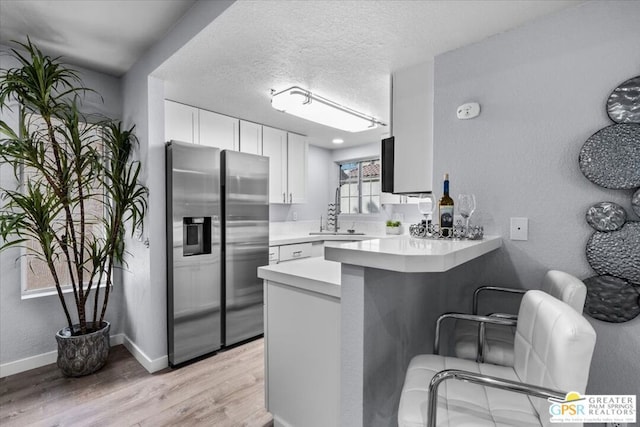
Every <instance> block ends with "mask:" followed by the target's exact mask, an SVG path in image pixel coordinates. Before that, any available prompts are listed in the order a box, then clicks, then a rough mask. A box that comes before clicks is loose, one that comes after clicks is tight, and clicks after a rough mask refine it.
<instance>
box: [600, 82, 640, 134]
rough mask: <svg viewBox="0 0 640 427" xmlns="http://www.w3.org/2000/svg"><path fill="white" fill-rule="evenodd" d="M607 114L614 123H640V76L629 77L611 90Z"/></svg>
mask: <svg viewBox="0 0 640 427" xmlns="http://www.w3.org/2000/svg"><path fill="white" fill-rule="evenodd" d="M607 114H609V117H610V118H611V120H613V121H614V122H616V123H640V76H636V77H632V78H630V79H629V80H627V81H626V82H624V83H622V84H621V85H620V86H618V87H617V88H615V89H614V90H613V92H611V95H609V99H608V100H607Z"/></svg>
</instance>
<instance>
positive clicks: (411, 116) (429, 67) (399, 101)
mask: <svg viewBox="0 0 640 427" xmlns="http://www.w3.org/2000/svg"><path fill="white" fill-rule="evenodd" d="M392 102H393V117H392V126H393V127H392V135H393V136H394V138H395V142H394V157H395V159H394V168H393V180H394V183H393V192H394V193H414V192H415V193H419V192H426V191H432V190H433V185H432V184H433V182H432V180H433V61H429V62H426V63H423V64H419V65H415V66H412V67H409V68H405V69H402V70H399V71H397V72H395V73H393V100H392ZM452 114H453V113H452Z"/></svg>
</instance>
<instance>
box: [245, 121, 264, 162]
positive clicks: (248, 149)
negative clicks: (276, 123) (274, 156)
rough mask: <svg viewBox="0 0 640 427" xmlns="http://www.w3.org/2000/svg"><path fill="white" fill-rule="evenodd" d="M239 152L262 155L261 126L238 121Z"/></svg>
mask: <svg viewBox="0 0 640 427" xmlns="http://www.w3.org/2000/svg"><path fill="white" fill-rule="evenodd" d="M240 151H241V152H243V153H250V154H258V155H259V156H261V155H262V125H259V124H257V123H251V122H245V121H244V120H240Z"/></svg>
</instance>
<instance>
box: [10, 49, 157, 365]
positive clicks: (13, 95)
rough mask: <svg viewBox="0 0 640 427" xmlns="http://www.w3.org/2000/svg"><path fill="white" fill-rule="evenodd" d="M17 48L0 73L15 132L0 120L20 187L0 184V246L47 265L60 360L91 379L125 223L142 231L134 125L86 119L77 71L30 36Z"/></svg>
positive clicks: (100, 358) (102, 343)
mask: <svg viewBox="0 0 640 427" xmlns="http://www.w3.org/2000/svg"><path fill="white" fill-rule="evenodd" d="M17 44H18V45H19V46H18V47H17V48H16V49H12V50H11V52H10V55H11V56H12V57H14V58H15V60H17V62H18V64H19V65H18V67H16V68H10V69H3V70H0V102H1V105H0V108H2V109H3V110H4V109H6V108H9V102H17V103H18V105H19V119H18V128H17V129H13V128H12V127H11V126H9V125H8V124H7V123H6V122H4V121H0V131H1V132H2V136H3V138H2V140H1V142H0V158H1V159H2V161H3V162H6V163H7V164H8V165H11V166H12V167H13V171H14V175H15V177H16V182H17V183H18V185H17V186H16V187H15V188H2V189H1V194H2V199H3V200H2V201H3V206H2V208H1V210H0V235H1V236H2V239H3V242H2V246H0V249H6V248H9V247H15V246H18V247H21V248H22V252H21V253H22V254H23V259H22V261H23V262H27V263H28V266H29V268H32V269H33V265H34V264H36V263H40V265H46V268H45V269H44V270H45V271H48V274H50V277H49V278H48V280H50V281H51V282H50V283H52V284H53V285H55V289H56V291H57V294H58V297H59V300H60V303H61V305H62V309H63V311H64V314H65V317H66V320H67V325H66V327H64V328H63V329H61V330H60V331H58V333H57V334H56V339H57V341H58V366H59V367H60V369H61V370H62V372H63V373H64V374H65V375H68V376H81V375H87V374H90V373H92V372H95V371H96V370H98V369H100V368H101V367H102V366H103V365H104V363H105V362H106V359H107V356H108V352H109V329H110V324H109V322H107V321H106V320H105V312H106V309H107V304H108V302H109V294H110V291H111V289H112V277H113V275H112V273H113V270H114V268H117V267H118V266H119V265H122V263H123V262H124V260H123V258H124V255H125V248H124V243H125V237H126V236H125V232H126V227H127V225H128V226H129V227H130V230H131V232H132V233H133V232H134V231H135V230H136V229H139V228H140V227H142V222H143V217H144V213H145V210H146V206H147V202H146V197H147V192H148V191H147V188H146V187H144V186H143V185H141V184H140V183H139V181H138V177H139V173H140V169H141V164H140V162H139V161H134V160H133V154H134V151H135V148H136V145H137V139H136V137H135V135H134V133H133V131H134V128H133V127H131V128H129V129H126V128H123V127H122V124H121V123H120V122H118V121H114V120H110V119H106V118H103V117H102V118H99V119H96V117H85V116H83V114H82V113H81V112H80V105H81V102H82V98H83V96H84V95H85V94H86V93H87V92H89V91H92V90H91V89H89V88H87V87H84V86H83V84H82V82H81V80H80V78H79V75H78V73H77V72H76V71H74V70H72V69H70V68H68V67H66V66H64V65H63V64H62V63H61V62H60V61H59V58H51V57H49V56H47V55H44V54H43V53H42V52H41V51H40V50H39V49H38V48H37V47H36V46H35V45H33V44H32V43H31V41H30V40H27V43H25V44H22V43H17ZM66 292H72V293H73V298H72V299H71V298H69V301H73V302H69V303H68V302H67V300H66V299H65V297H64V294H65V293H66Z"/></svg>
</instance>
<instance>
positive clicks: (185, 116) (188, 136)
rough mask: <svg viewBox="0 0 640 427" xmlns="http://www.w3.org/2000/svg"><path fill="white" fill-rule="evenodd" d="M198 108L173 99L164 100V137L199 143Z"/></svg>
mask: <svg viewBox="0 0 640 427" xmlns="http://www.w3.org/2000/svg"><path fill="white" fill-rule="evenodd" d="M197 122H198V109H197V108H195V107H191V106H189V105H185V104H180V103H178V102H173V101H167V100H165V101H164V139H165V140H166V141H171V140H173V141H182V142H190V143H192V144H194V143H197V141H196V138H197V136H198V133H197V131H196V130H197V129H198V127H197V126H198V123H197Z"/></svg>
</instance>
